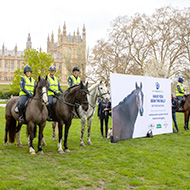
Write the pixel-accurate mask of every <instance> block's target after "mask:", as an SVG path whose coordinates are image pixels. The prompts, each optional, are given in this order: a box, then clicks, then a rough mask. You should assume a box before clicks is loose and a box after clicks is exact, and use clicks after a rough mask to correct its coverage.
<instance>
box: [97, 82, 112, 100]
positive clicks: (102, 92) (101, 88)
mask: <svg viewBox="0 0 190 190" xmlns="http://www.w3.org/2000/svg"><path fill="white" fill-rule="evenodd" d="M98 97H101V98H103V99H104V100H105V101H106V102H109V101H110V99H111V97H110V93H109V90H108V88H107V87H106V85H105V84H103V83H102V82H100V84H99V85H98Z"/></svg>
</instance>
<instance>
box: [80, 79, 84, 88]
mask: <svg viewBox="0 0 190 190" xmlns="http://www.w3.org/2000/svg"><path fill="white" fill-rule="evenodd" d="M83 86H84V85H83V83H82V80H81V81H80V87H81V88H82V87H83Z"/></svg>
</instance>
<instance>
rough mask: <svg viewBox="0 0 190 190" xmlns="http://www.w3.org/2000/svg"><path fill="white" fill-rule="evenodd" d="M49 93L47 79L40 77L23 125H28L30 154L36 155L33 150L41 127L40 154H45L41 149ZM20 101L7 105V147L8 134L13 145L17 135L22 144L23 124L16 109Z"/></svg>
mask: <svg viewBox="0 0 190 190" xmlns="http://www.w3.org/2000/svg"><path fill="white" fill-rule="evenodd" d="M47 92H48V82H47V77H46V79H43V78H40V76H39V77H38V82H37V85H36V87H35V89H34V96H33V97H32V98H31V99H29V104H28V106H27V108H26V111H25V117H24V122H23V123H22V124H26V125H27V132H28V135H29V138H30V144H29V152H30V154H32V155H33V154H35V150H34V148H33V139H34V137H35V135H36V134H35V133H36V126H37V125H38V126H39V134H38V152H39V153H40V154H43V150H42V147H41V140H42V136H43V129H44V127H45V125H46V119H47V117H48V110H47V108H46V105H45V104H46V103H47V102H48V97H47ZM18 101H19V97H13V98H11V99H10V100H9V101H8V103H7V105H6V112H5V119H6V126H5V138H4V141H5V145H8V134H9V141H10V142H11V143H13V142H14V141H15V136H16V133H17V134H18V136H17V143H18V145H21V143H20V128H21V126H22V124H20V123H18V125H16V124H17V121H18V118H19V115H18V114H16V113H15V111H14V110H15V107H16V105H17V102H18Z"/></svg>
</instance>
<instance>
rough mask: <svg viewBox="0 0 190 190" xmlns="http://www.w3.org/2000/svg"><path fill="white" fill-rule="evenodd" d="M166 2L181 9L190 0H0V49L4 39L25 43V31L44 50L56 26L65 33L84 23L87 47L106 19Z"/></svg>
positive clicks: (11, 46) (149, 10)
mask: <svg viewBox="0 0 190 190" xmlns="http://www.w3.org/2000/svg"><path fill="white" fill-rule="evenodd" d="M167 5H170V6H172V7H175V8H179V9H183V8H184V7H189V6H190V0H115V1H113V0H95V1H91V0H51V1H50V0H32V1H29V0H4V1H1V3H0V49H2V45H3V43H4V45H5V47H6V48H7V49H9V50H12V49H14V47H15V45H16V44H17V47H18V50H23V49H25V47H26V41H27V36H28V33H30V35H31V39H32V47H33V48H35V49H37V48H40V47H41V48H42V50H43V51H45V52H46V51H47V37H48V34H50V35H51V33H52V31H53V33H54V39H55V41H57V33H58V28H59V26H60V28H61V31H62V29H63V25H64V22H65V23H66V27H67V34H69V33H71V35H73V32H74V31H75V32H76V31H77V28H79V32H80V34H81V33H82V27H83V24H85V26H86V35H87V38H86V40H87V47H89V48H90V49H91V48H93V46H94V45H95V44H96V41H97V40H99V39H101V38H106V34H107V30H108V29H109V28H110V23H111V21H113V19H115V18H117V17H118V16H124V15H128V16H132V15H133V14H134V13H137V12H138V13H145V14H147V15H151V14H152V13H153V12H155V9H158V8H161V7H163V6H167Z"/></svg>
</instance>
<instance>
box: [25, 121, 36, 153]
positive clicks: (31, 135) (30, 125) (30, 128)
mask: <svg viewBox="0 0 190 190" xmlns="http://www.w3.org/2000/svg"><path fill="white" fill-rule="evenodd" d="M34 127H35V125H34V124H33V123H32V122H29V123H28V126H27V130H28V133H29V138H30V144H29V153H30V154H31V155H34V154H36V152H35V150H34V147H33V139H34V136H35V134H34Z"/></svg>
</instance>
